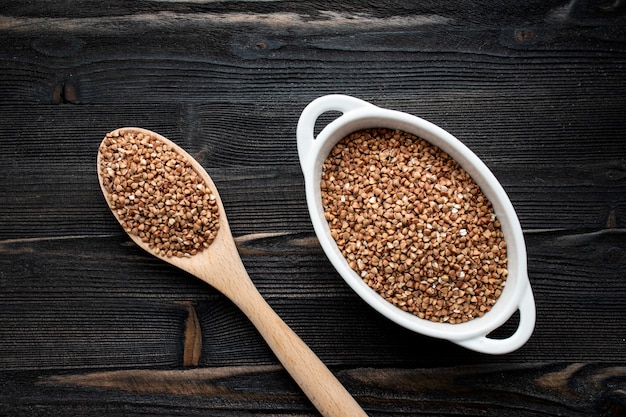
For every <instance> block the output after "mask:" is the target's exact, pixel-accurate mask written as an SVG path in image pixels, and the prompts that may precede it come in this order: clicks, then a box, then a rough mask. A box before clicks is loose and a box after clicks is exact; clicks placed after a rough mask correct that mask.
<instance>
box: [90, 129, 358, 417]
mask: <svg viewBox="0 0 626 417" xmlns="http://www.w3.org/2000/svg"><path fill="white" fill-rule="evenodd" d="M129 131H130V132H134V133H136V134H143V135H147V136H151V137H153V138H156V139H158V140H159V141H161V142H162V143H164V144H166V145H168V146H169V147H170V148H171V149H172V150H173V151H174V152H176V153H177V154H178V155H181V156H182V157H183V158H184V159H185V160H186V161H187V162H189V163H190V165H191V167H192V168H193V170H194V171H195V172H196V174H197V175H198V176H199V177H200V178H201V179H202V180H203V181H204V184H205V186H206V187H208V188H209V189H210V190H211V192H212V194H213V196H214V198H215V202H216V204H217V207H218V210H217V211H218V214H219V230H218V231H217V234H216V236H215V239H214V240H213V241H212V242H211V243H210V245H209V246H208V247H206V248H204V249H203V250H201V251H199V252H198V253H196V254H195V255H187V256H181V257H179V256H171V257H168V256H164V255H162V254H160V253H159V252H158V250H157V249H155V248H153V247H151V246H150V245H149V244H148V243H147V242H144V241H143V240H142V239H141V238H140V237H139V236H138V235H136V234H134V233H131V232H129V233H128V235H129V236H130V238H131V239H132V240H133V241H134V242H135V243H136V244H137V245H138V246H139V247H141V248H142V249H144V250H145V251H146V252H148V253H150V254H152V255H154V256H156V257H158V258H159V259H161V260H163V261H166V262H168V263H170V264H172V265H174V266H176V267H178V268H180V269H182V270H184V271H186V272H188V273H190V274H192V275H194V276H196V277H197V278H199V279H201V280H202V281H204V282H206V283H208V284H210V285H211V286H213V287H214V288H215V289H217V290H218V291H220V292H221V293H222V294H224V295H225V296H226V297H228V298H229V299H230V300H231V301H232V302H233V303H234V304H235V305H237V306H238V307H239V308H240V309H241V310H242V312H243V313H244V314H245V315H246V316H247V317H248V319H249V320H250V321H251V322H252V323H253V324H254V326H255V327H256V328H257V330H258V331H259V333H260V334H261V336H263V338H264V339H265V341H266V342H267V344H268V345H269V347H270V348H271V349H272V351H273V352H274V354H275V355H276V357H277V358H278V360H279V361H280V362H281V363H282V365H283V366H284V368H285V369H286V370H287V371H288V372H289V374H290V375H291V376H292V378H293V379H294V380H295V382H296V383H297V384H298V385H299V386H300V388H301V389H302V390H303V392H304V393H305V394H306V395H307V397H308V398H309V399H310V400H311V402H312V403H313V405H314V406H315V407H316V408H317V409H318V410H319V411H320V413H321V414H322V415H324V416H336V417H339V416H365V415H366V414H365V412H364V411H363V410H362V409H361V407H360V406H359V404H358V403H357V402H356V401H355V399H354V398H353V397H352V396H351V395H350V393H349V392H348V391H347V390H346V389H345V388H344V387H343V385H341V383H340V382H339V381H338V380H337V379H336V378H335V376H334V375H333V374H332V373H331V372H330V370H329V369H328V368H327V367H326V366H325V365H324V364H323V363H322V361H321V360H320V359H319V358H318V357H317V356H316V355H315V353H313V351H312V350H311V349H310V348H309V347H308V346H307V345H306V344H305V343H304V342H303V341H302V340H301V339H300V338H299V337H298V336H297V335H296V334H295V333H294V332H293V330H291V329H290V328H289V327H288V326H287V325H286V324H285V323H284V321H283V320H282V319H281V318H280V317H279V316H278V315H277V314H276V313H275V312H274V311H273V310H272V308H271V307H270V306H269V305H268V304H267V302H266V301H265V300H264V299H263V297H262V296H261V294H260V293H259V292H258V290H257V289H256V287H255V286H254V284H253V282H252V280H251V279H250V277H249V276H248V273H247V272H246V269H245V267H244V265H243V262H242V261H241V258H240V256H239V253H238V251H237V247H236V245H235V241H234V239H233V237H232V234H231V232H230V229H229V226H228V221H227V219H226V212H225V210H224V206H223V204H222V201H221V199H220V197H219V194H218V193H217V187H216V186H215V184H214V183H213V181H212V180H211V178H210V177H209V175H208V174H207V173H206V171H205V170H204V169H203V168H202V166H201V165H200V164H199V163H198V162H197V161H196V160H195V159H194V158H193V157H192V156H190V155H189V154H188V153H187V152H185V151H184V150H183V149H182V148H180V147H179V146H178V145H176V144H175V143H174V142H172V141H170V140H169V139H167V138H165V137H163V136H161V135H159V134H157V133H155V132H151V131H149V130H146V129H141V128H137V127H125V128H120V129H117V130H115V131H113V132H111V133H110V134H109V135H112V136H114V137H115V136H120V135H123V133H125V132H129ZM107 137H108V136H107ZM105 140H106V138H105ZM103 146H104V140H103V145H101V147H100V149H99V151H98V158H97V164H98V180H99V182H100V187H101V189H102V192H103V194H104V196H105V198H106V200H107V202H108V203H109V205H111V203H110V201H111V200H110V197H111V195H110V194H111V193H110V192H109V191H108V189H107V187H106V186H105V182H104V174H103V169H105V168H103V155H102V149H103ZM110 208H111V209H112V210H111V211H112V212H113V214H114V215H115V217H116V218H117V220H118V221H119V222H120V224H121V225H122V226H124V221H123V219H122V218H120V216H119V214H118V213H117V211H116V210H114V209H113V207H110ZM127 232H128V231H127Z"/></svg>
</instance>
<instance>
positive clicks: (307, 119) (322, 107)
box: [296, 94, 376, 168]
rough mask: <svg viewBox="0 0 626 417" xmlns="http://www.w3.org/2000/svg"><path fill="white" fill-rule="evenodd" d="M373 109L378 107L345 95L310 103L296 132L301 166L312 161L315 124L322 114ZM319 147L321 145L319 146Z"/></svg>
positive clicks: (323, 97) (320, 98)
mask: <svg viewBox="0 0 626 417" xmlns="http://www.w3.org/2000/svg"><path fill="white" fill-rule="evenodd" d="M372 107H376V106H374V105H373V104H371V103H368V102H367V101H363V100H360V99H358V98H354V97H351V96H346V95H343V94H329V95H326V96H322V97H318V98H316V99H315V100H313V101H312V102H311V103H309V104H308V105H307V106H306V107H305V108H304V110H302V114H301V115H300V119H299V120H298V127H297V130H296V136H297V139H298V157H299V158H300V164H301V165H303V164H304V163H305V161H307V160H311V157H310V155H311V151H314V147H315V146H316V142H315V139H316V138H315V136H314V134H315V123H316V122H317V119H318V118H319V117H320V116H321V115H322V114H324V113H326V112H330V111H338V112H341V113H344V114H345V113H348V112H351V111H354V110H357V109H361V108H372ZM340 117H341V116H340ZM317 146H321V145H319V144H317ZM313 154H317V152H313ZM303 168H304V167H303Z"/></svg>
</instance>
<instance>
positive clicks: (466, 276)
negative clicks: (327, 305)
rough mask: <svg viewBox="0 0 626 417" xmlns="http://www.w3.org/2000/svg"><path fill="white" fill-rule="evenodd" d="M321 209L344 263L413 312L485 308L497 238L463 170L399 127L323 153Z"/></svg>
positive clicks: (455, 313) (451, 314)
mask: <svg viewBox="0 0 626 417" xmlns="http://www.w3.org/2000/svg"><path fill="white" fill-rule="evenodd" d="M321 191H322V203H323V206H324V215H325V217H326V220H327V221H328V224H329V226H330V230H331V235H332V237H333V238H334V240H335V241H336V243H337V245H338V247H339V249H340V250H341V252H342V253H343V256H344V257H345V258H346V260H347V262H348V264H349V265H350V267H351V268H352V269H353V270H354V271H355V272H356V273H357V274H358V275H359V276H360V277H361V278H362V279H363V280H364V281H365V282H366V283H367V284H368V285H369V286H370V287H371V288H372V289H374V290H375V291H376V292H378V293H379V294H380V295H381V296H382V297H383V298H385V299H386V300H387V301H388V302H390V303H393V304H394V305H396V306H397V307H398V308H401V309H402V310H404V311H407V312H410V313H412V314H414V315H416V316H418V317H420V318H423V319H426V320H430V321H435V322H447V323H451V324H455V323H462V322H467V321H469V320H472V319H474V318H476V317H481V316H483V315H484V314H485V313H486V312H488V311H490V310H491V308H492V306H493V305H494V304H495V303H496V300H497V299H498V297H499V296H500V294H501V293H502V290H503V287H504V285H505V283H506V277H507V275H508V271H507V262H508V261H507V253H506V242H505V241H504V236H503V234H502V230H501V225H500V222H499V221H498V220H497V218H496V216H495V214H494V211H493V207H492V205H491V202H490V201H489V200H488V199H487V198H486V197H485V196H484V194H483V193H482V191H481V189H480V187H479V186H478V185H477V184H476V183H475V182H474V181H473V179H472V178H471V177H470V176H469V175H468V174H467V172H466V171H465V170H464V169H463V168H462V167H461V166H460V165H459V164H458V163H457V162H456V161H454V160H453V159H452V158H451V157H450V156H449V155H448V154H446V153H445V152H443V151H442V150H441V149H439V148H438V147H435V146H433V145H431V144H430V143H428V142H427V141H425V140H423V139H420V138H418V137H416V136H415V135H412V134H408V133H406V132H403V131H399V130H395V131H394V130H389V129H367V130H362V131H358V132H354V133H352V134H350V135H348V136H347V137H346V138H344V139H343V140H341V141H340V142H339V143H338V144H337V145H336V146H335V147H334V148H333V149H332V151H331V153H330V155H329V156H328V158H327V159H326V161H325V163H324V167H323V173H322V179H321Z"/></svg>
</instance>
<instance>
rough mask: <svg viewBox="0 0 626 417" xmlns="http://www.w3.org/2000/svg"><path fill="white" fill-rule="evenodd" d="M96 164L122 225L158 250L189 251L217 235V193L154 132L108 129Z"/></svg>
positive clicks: (177, 253)
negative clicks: (153, 133) (98, 164)
mask: <svg viewBox="0 0 626 417" xmlns="http://www.w3.org/2000/svg"><path fill="white" fill-rule="evenodd" d="M99 169H100V174H101V177H102V181H103V186H104V187H105V188H106V190H107V194H108V198H109V201H108V203H109V206H110V207H111V210H113V211H114V212H115V213H116V214H117V217H118V219H119V220H120V223H121V224H122V227H123V228H124V230H126V232H128V233H131V234H133V235H135V236H138V237H139V238H140V239H141V240H142V241H143V242H144V243H147V244H148V245H149V247H150V248H152V249H156V251H157V252H158V253H159V254H160V255H161V256H166V257H172V256H178V257H183V256H192V255H195V254H197V253H198V252H200V251H202V250H203V249H205V248H207V247H209V245H210V244H211V242H213V240H214V239H215V237H216V235H217V231H218V229H219V208H218V205H217V202H216V197H215V195H214V194H213V192H212V191H211V190H210V189H209V187H208V186H207V184H206V183H205V182H204V180H203V179H202V178H201V177H200V176H199V175H198V173H197V172H196V171H195V170H194V168H193V166H192V165H191V164H190V163H189V162H188V161H187V160H186V159H185V157H183V156H182V155H180V154H178V153H177V152H176V151H175V150H173V149H172V148H171V147H170V146H169V145H168V144H166V143H163V142H162V141H161V140H159V139H158V138H157V137H155V136H154V135H151V134H148V133H143V132H139V131H134V130H132V129H128V130H124V131H114V132H111V133H108V134H107V135H106V137H105V138H104V140H103V141H102V144H101V145H100V166H99Z"/></svg>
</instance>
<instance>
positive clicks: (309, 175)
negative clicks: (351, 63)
mask: <svg viewBox="0 0 626 417" xmlns="http://www.w3.org/2000/svg"><path fill="white" fill-rule="evenodd" d="M326 112H341V113H343V114H342V115H341V116H339V117H338V118H337V119H335V120H334V121H332V122H331V123H329V124H328V125H326V126H325V127H324V128H323V129H322V130H321V132H320V133H319V134H318V135H317V137H316V136H315V123H316V121H317V120H318V118H319V117H320V116H321V115H322V114H324V113H326ZM367 128H390V129H400V130H403V131H405V132H409V133H413V134H414V135H416V136H418V137H421V138H423V139H425V140H427V141H428V142H430V143H431V144H433V145H435V146H438V147H439V148H441V149H442V150H443V151H445V152H447V153H448V154H449V155H450V156H451V157H452V158H453V159H455V160H456V161H457V162H458V163H459V164H460V165H461V166H462V167H463V168H464V169H465V170H466V171H467V172H468V173H469V174H470V175H471V176H472V178H473V179H474V181H475V182H476V183H477V184H478V185H479V186H480V188H481V189H482V191H483V193H484V194H485V195H486V196H487V198H488V199H489V200H490V201H491V203H492V204H493V208H494V211H495V213H496V216H497V218H498V219H499V220H500V223H501V224H502V231H503V233H504V239H505V241H506V243H507V257H508V271H509V275H508V277H507V282H506V286H505V287H504V290H503V291H502V294H501V295H500V297H499V298H498V300H497V302H496V304H495V305H494V306H493V308H492V309H491V311H489V312H488V313H486V314H485V315H484V316H483V317H479V318H475V319H473V320H471V321H469V322H466V323H460V324H449V323H435V322H432V321H429V320H425V319H420V318H419V317H417V316H415V315H413V314H411V313H407V312H404V311H402V310H401V309H399V308H397V307H395V306H394V305H392V304H391V303H389V302H387V301H385V300H384V299H383V298H382V297H381V296H380V295H378V293H376V292H375V291H374V290H372V289H371V288H370V287H369V286H368V285H367V284H366V283H365V282H363V280H362V279H361V278H360V277H359V276H358V274H357V273H356V272H354V271H353V270H352V269H351V268H350V266H349V265H348V262H347V261H346V259H345V258H344V257H343V255H342V254H341V252H340V250H339V248H338V247H337V245H336V243H335V241H334V240H333V238H332V236H331V235H330V228H329V226H328V223H327V221H326V219H325V218H324V208H323V207H322V199H321V190H320V180H321V175H322V166H323V164H324V161H325V160H326V158H327V157H328V155H329V153H330V151H331V150H332V148H333V147H334V146H335V144H336V143H337V142H339V141H340V140H341V139H342V138H344V137H345V136H346V135H348V134H350V133H352V132H355V131H357V130H361V129H367ZM297 140H298V154H299V158H300V164H301V166H302V171H303V173H304V178H305V186H306V199H307V204H308V208H309V213H310V216H311V221H312V223H313V227H314V229H315V233H316V235H317V237H318V239H319V241H320V244H321V246H322V248H323V249H324V252H325V253H326V256H327V257H328V259H329V260H330V261H331V263H332V264H333V266H334V267H335V268H336V269H337V271H338V272H339V274H340V275H341V276H342V277H343V279H344V280H345V281H346V282H347V283H348V285H349V286H350V287H351V288H352V289H353V290H354V291H355V292H356V293H357V294H358V295H359V296H360V297H361V298H363V300H365V301H366V302H367V303H368V304H369V305H371V306H372V307H373V308H374V309H376V310H377V311H378V312H380V313H381V314H383V315H384V316H386V317H387V318H389V319H391V320H392V321H394V322H395V323H397V324H399V325H401V326H404V327H405V328H407V329H410V330H412V331H415V332H418V333H421V334H424V335H427V336H431V337H436V338H440V339H447V340H450V341H452V342H454V343H457V344H459V345H461V346H464V347H466V348H468V349H472V350H475V351H479V352H483V353H489V354H504V353H508V352H512V351H514V350H516V349H518V348H520V347H521V346H522V345H523V344H524V343H526V341H527V340H528V339H529V338H530V336H531V334H532V332H533V330H534V327H535V301H534V298H533V293H532V290H531V287H530V282H529V280H528V273H527V267H526V245H525V242H524V236H523V234H522V229H521V226H520V224H519V220H518V218H517V215H516V214H515V210H514V209H513V206H512V204H511V202H510V200H509V198H508V196H507V195H506V193H505V191H504V189H503V188H502V186H501V185H500V183H499V182H498V180H497V179H496V178H495V176H494V175H493V174H492V173H491V171H490V170H489V169H488V168H487V166H486V165H485V164H484V163H483V162H482V161H481V160H480V159H479V158H478V157H477V156H476V155H475V154H474V153H473V152H472V151H471V150H470V149H468V148H467V147H466V146H465V145H463V144H462V143H461V142H460V141H459V140H458V139H456V138H455V137H454V136H452V135H451V134H450V133H448V132H446V131H445V130H443V129H441V128H440V127H438V126H435V125H434V124H432V123H430V122H427V121H426V120H423V119H421V118H419V117H416V116H412V115H409V114H407V113H402V112H398V111H394V110H388V109H383V108H380V107H377V106H374V105H373V104H370V103H368V102H365V101H363V100H359V99H357V98H354V97H350V96H345V95H328V96H324V97H320V98H318V99H316V100H314V101H313V102H311V103H310V104H309V105H308V106H307V107H306V108H305V109H304V110H303V112H302V115H301V116H300V120H299V122H298V128H297ZM517 310H519V312H520V319H519V325H518V327H517V329H516V330H515V332H514V333H513V334H512V335H510V336H509V337H507V338H505V339H494V338H490V337H488V335H489V334H490V333H491V332H492V331H493V330H495V329H497V328H498V327H500V326H502V325H503V324H504V323H505V322H506V321H507V320H509V318H511V316H512V315H513V314H514V313H515V312H516V311H517Z"/></svg>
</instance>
